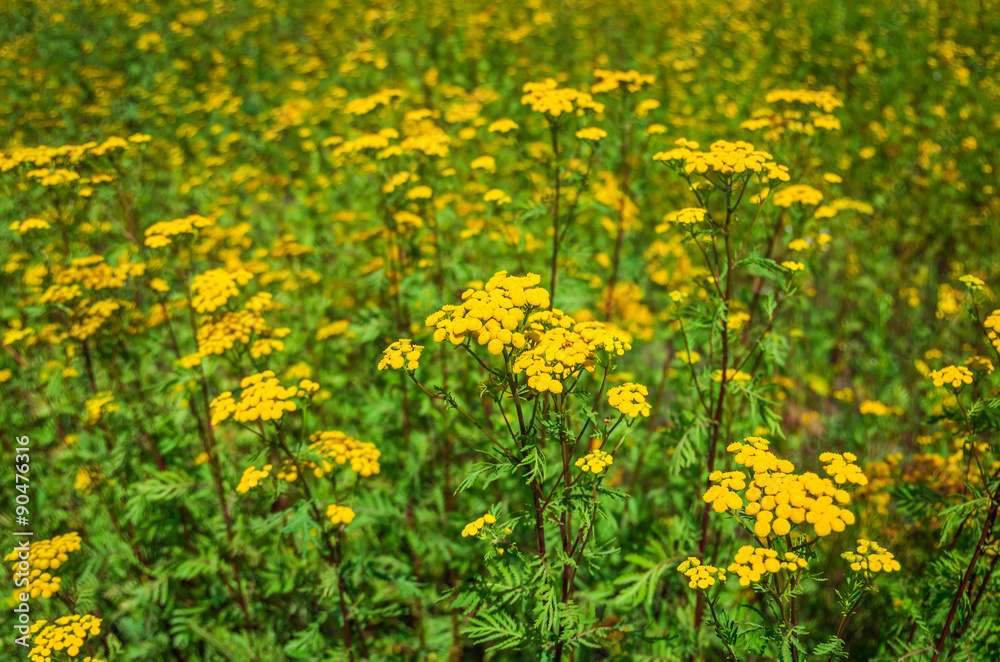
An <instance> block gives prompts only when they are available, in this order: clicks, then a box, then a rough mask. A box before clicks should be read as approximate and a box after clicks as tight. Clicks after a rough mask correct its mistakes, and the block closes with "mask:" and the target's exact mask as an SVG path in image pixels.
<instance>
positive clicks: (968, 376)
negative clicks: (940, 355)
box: [930, 365, 972, 388]
mask: <svg viewBox="0 0 1000 662" xmlns="http://www.w3.org/2000/svg"><path fill="white" fill-rule="evenodd" d="M930 378H931V379H932V380H933V381H934V386H944V385H945V384H950V385H951V386H952V388H960V387H961V386H962V384H971V383H972V371H971V370H969V369H968V368H966V367H965V366H955V365H950V366H946V367H944V368H941V369H940V370H935V371H934V372H932V373H931V374H930Z"/></svg>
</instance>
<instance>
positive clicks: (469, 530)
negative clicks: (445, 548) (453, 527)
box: [462, 513, 497, 538]
mask: <svg viewBox="0 0 1000 662" xmlns="http://www.w3.org/2000/svg"><path fill="white" fill-rule="evenodd" d="M496 521H497V518H496V517H493V515H490V514H489V513H486V514H485V515H483V516H482V517H480V518H479V519H477V520H475V521H474V522H469V523H468V524H466V525H465V528H464V529H462V537H463V538H469V537H473V538H474V537H476V536H478V535H479V531H480V529H482V528H483V527H484V526H486V525H487V524H495V523H496Z"/></svg>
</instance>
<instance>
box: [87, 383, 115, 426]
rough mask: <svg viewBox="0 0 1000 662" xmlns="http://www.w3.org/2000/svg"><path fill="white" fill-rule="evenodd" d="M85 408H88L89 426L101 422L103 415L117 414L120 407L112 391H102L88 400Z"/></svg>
mask: <svg viewBox="0 0 1000 662" xmlns="http://www.w3.org/2000/svg"><path fill="white" fill-rule="evenodd" d="M83 406H84V407H86V408H87V425H93V424H95V423H97V422H98V421H99V420H101V415H102V414H110V413H113V412H116V411H118V410H119V409H120V407H119V406H118V405H117V404H116V403H115V396H114V395H113V394H112V393H111V391H101V392H99V393H97V394H96V395H94V397H92V398H90V399H89V400H86V401H85V402H84V403H83Z"/></svg>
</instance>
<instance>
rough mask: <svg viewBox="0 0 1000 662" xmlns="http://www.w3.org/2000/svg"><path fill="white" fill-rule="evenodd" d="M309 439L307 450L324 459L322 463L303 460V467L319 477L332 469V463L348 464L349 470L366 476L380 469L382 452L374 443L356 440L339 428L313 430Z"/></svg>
mask: <svg viewBox="0 0 1000 662" xmlns="http://www.w3.org/2000/svg"><path fill="white" fill-rule="evenodd" d="M309 440H310V441H311V442H312V443H311V444H309V450H310V451H312V452H313V453H315V454H317V455H320V456H322V457H324V458H326V459H324V460H323V463H322V465H317V464H316V463H314V462H311V461H306V462H303V464H302V466H303V468H307V469H312V470H313V475H315V476H316V477H317V478H321V477H322V476H323V474H325V473H328V472H329V471H330V470H331V469H333V466H334V463H336V464H338V465H344V464H348V463H349V464H350V465H351V471H353V472H354V473H356V474H360V475H362V476H364V477H365V478H367V477H368V476H374V475H376V474H378V473H379V471H381V466H380V465H379V458H380V457H382V452H381V451H379V449H378V448H377V447H376V446H375V444H373V443H371V442H367V441H358V440H357V439H355V438H354V437H350V436H348V435H346V434H344V433H343V432H341V431H339V430H324V431H321V432H314V433H313V434H312V435H311V436H310V437H309Z"/></svg>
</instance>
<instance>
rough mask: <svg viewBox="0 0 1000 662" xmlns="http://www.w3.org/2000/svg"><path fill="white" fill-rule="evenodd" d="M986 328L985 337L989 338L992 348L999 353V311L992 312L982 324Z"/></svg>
mask: <svg viewBox="0 0 1000 662" xmlns="http://www.w3.org/2000/svg"><path fill="white" fill-rule="evenodd" d="M983 326H984V327H985V328H986V335H987V337H989V339H990V342H991V343H993V347H995V348H996V349H997V351H1000V310H994V311H993V312H992V313H990V314H989V316H988V317H987V318H986V321H984V322H983Z"/></svg>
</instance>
